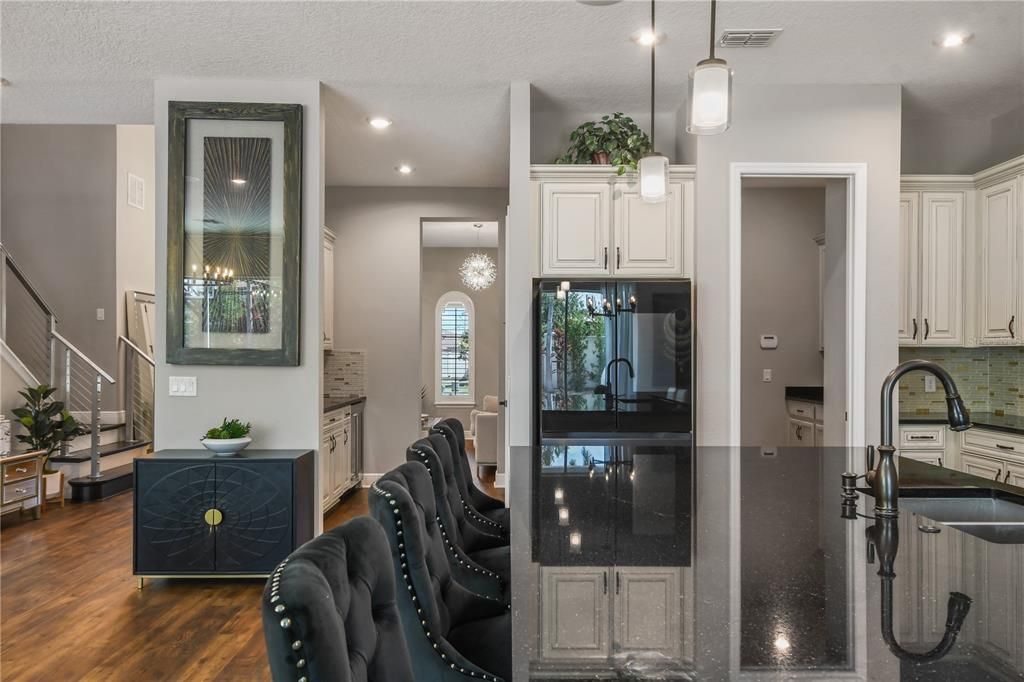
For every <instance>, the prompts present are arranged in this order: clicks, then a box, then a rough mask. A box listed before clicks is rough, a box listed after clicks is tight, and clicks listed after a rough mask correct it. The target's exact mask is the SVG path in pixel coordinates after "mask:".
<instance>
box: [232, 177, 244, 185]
mask: <svg viewBox="0 0 1024 682" xmlns="http://www.w3.org/2000/svg"><path fill="white" fill-rule="evenodd" d="M231 182H233V183H235V184H236V185H244V184H245V178H231Z"/></svg>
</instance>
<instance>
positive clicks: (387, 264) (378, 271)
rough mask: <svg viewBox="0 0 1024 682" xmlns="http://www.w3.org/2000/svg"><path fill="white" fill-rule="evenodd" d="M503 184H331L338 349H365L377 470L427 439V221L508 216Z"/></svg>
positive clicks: (372, 463) (370, 441)
mask: <svg viewBox="0 0 1024 682" xmlns="http://www.w3.org/2000/svg"><path fill="white" fill-rule="evenodd" d="M507 197H508V193H507V191H506V190H504V189H451V188H432V187H417V188H393V187H328V188H327V204H326V218H325V224H326V225H327V226H328V227H329V228H331V229H332V230H333V231H334V232H335V234H336V235H337V241H336V242H335V247H334V251H335V261H334V273H335V292H334V347H335V348H336V349H352V350H365V351H366V395H367V402H366V434H365V435H366V439H365V442H364V448H365V450H366V466H365V470H366V472H367V473H368V474H374V473H377V474H380V473H385V472H387V471H389V470H390V469H392V468H393V467H395V466H397V465H398V464H400V463H402V462H404V461H405V448H406V447H408V445H409V444H410V443H412V442H413V441H415V440H416V439H417V438H418V437H419V414H420V385H421V372H420V347H421V343H420V329H421V327H420V296H419V286H420V251H421V249H420V220H422V219H423V218H479V219H488V220H497V219H499V218H500V217H502V216H504V215H505V206H506V202H507Z"/></svg>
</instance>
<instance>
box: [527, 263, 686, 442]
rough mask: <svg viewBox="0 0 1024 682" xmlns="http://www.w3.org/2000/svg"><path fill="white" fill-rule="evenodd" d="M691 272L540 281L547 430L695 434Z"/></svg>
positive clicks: (538, 355)
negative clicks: (663, 277) (664, 277)
mask: <svg viewBox="0 0 1024 682" xmlns="http://www.w3.org/2000/svg"><path fill="white" fill-rule="evenodd" d="M691 303H692V298H691V286H690V282H689V281H687V280H675V281H655V280H651V281H643V280H641V281H635V282H631V281H620V280H605V281H597V280H594V281H567V282H566V281H547V280H542V281H539V282H538V283H537V285H536V289H535V292H534V313H535V330H536V334H535V336H534V343H535V344H536V346H535V353H534V357H535V368H536V372H535V376H536V377H537V381H536V386H535V396H536V399H537V409H538V415H539V418H538V426H539V428H538V432H539V433H538V436H539V438H540V439H543V438H550V437H573V436H584V435H586V434H600V433H614V432H620V433H630V434H655V433H666V434H679V433H691V432H692V430H693V427H692V412H693V399H692V392H693V370H692V367H693V351H692V318H691V313H692V305H691Z"/></svg>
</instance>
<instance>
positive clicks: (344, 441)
mask: <svg viewBox="0 0 1024 682" xmlns="http://www.w3.org/2000/svg"><path fill="white" fill-rule="evenodd" d="M342 443H343V444H344V445H348V431H347V430H346V431H345V440H343V441H342Z"/></svg>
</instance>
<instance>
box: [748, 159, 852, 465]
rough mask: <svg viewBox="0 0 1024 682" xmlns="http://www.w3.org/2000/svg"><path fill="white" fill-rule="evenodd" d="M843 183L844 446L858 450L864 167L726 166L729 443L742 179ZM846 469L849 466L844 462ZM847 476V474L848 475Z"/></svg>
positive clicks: (847, 165) (822, 165)
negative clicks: (844, 251) (844, 233)
mask: <svg viewBox="0 0 1024 682" xmlns="http://www.w3.org/2000/svg"><path fill="white" fill-rule="evenodd" d="M807 177H813V178H837V179H841V180H846V333H847V343H846V408H847V414H848V416H847V421H846V445H847V447H863V446H864V445H866V443H867V433H866V432H865V428H866V427H865V424H866V421H865V414H864V408H865V406H866V403H865V395H866V393H865V368H866V366H867V359H866V353H867V333H866V324H865V322H866V316H867V307H866V306H867V302H866V299H867V263H866V259H867V229H868V217H867V207H868V193H867V182H868V168H867V164H865V163H748V162H742V163H732V164H730V167H729V442H730V444H732V445H739V444H740V443H741V442H742V438H741V430H740V427H741V421H740V419H741V417H742V414H741V403H742V382H741V375H740V368H741V360H742V345H741V344H742V320H743V316H742V309H741V304H742V300H743V299H742V281H743V279H742V278H743V273H742V268H743V259H742V254H743V250H742V242H743V227H742V226H743V217H742V204H743V178H807ZM849 464H850V466H853V465H854V464H855V463H854V462H850V463H849ZM851 471H853V469H851Z"/></svg>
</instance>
